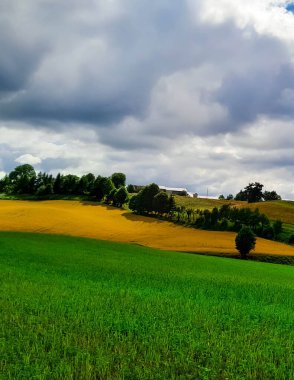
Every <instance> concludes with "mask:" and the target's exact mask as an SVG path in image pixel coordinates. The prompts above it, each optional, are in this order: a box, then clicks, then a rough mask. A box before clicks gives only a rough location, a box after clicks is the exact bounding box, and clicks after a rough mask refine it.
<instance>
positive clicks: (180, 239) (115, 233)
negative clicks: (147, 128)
mask: <svg viewBox="0 0 294 380" xmlns="http://www.w3.org/2000/svg"><path fill="white" fill-rule="evenodd" d="M0 231H23V232H38V233H50V234H63V235H72V236H81V237H90V238H95V239H103V240H110V241H118V242H130V243H134V244H140V245H144V246H149V247H153V248H159V249H166V250H173V251H186V252H202V253H218V254H236V253H237V252H236V250H235V243H234V239H235V234H234V233H231V232H215V231H203V230H196V229H192V228H185V227H181V226H178V225H175V224H172V223H169V222H164V221H160V220H158V219H153V218H148V217H142V216H137V215H134V214H132V213H130V212H128V211H125V210H121V209H117V208H113V207H108V206H105V205H98V204H95V203H90V202H78V201H42V202H41V201H39V202H33V201H31V202H29V201H5V200H2V201H0ZM255 254H265V255H269V254H273V255H285V256H293V255H294V247H291V246H289V245H285V244H281V243H277V242H273V241H269V240H264V239H257V245H256V249H255Z"/></svg>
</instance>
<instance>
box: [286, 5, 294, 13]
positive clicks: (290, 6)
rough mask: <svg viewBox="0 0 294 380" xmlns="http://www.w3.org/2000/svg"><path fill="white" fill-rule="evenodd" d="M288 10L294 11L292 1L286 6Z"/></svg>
mask: <svg viewBox="0 0 294 380" xmlns="http://www.w3.org/2000/svg"><path fill="white" fill-rule="evenodd" d="M286 9H287V11H288V12H292V13H294V3H290V4H288V5H287V6H286Z"/></svg>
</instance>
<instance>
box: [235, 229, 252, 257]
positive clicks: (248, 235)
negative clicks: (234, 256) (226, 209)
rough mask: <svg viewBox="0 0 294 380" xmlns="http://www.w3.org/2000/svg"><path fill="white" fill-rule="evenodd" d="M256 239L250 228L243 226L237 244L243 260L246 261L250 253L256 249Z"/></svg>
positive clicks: (236, 240) (237, 237)
mask: <svg viewBox="0 0 294 380" xmlns="http://www.w3.org/2000/svg"><path fill="white" fill-rule="evenodd" d="M255 242H256V237H255V235H254V233H253V232H252V230H251V228H250V227H247V226H243V227H242V228H241V230H240V231H239V232H238V234H237V236H236V239H235V243H236V248H237V250H238V251H239V252H240V255H241V257H242V259H246V258H247V255H248V253H249V252H250V251H251V250H252V249H254V248H255Z"/></svg>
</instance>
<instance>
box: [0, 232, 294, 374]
mask: <svg viewBox="0 0 294 380" xmlns="http://www.w3.org/2000/svg"><path fill="white" fill-rule="evenodd" d="M0 281H1V292H0V321H1V324H0V378H1V379H3V380H4V379H5V380H7V379H98V378H99V379H118V378H119V379H122V378H124V379H279V380H282V379H287V380H289V379H293V378H294V356H293V348H294V347H293V342H294V326H293V321H294V297H293V293H294V268H293V267H288V266H281V265H274V264H271V265H269V264H264V263H255V262H247V261H239V260H232V259H222V258H215V257H207V256H198V255H191V254H178V253H175V252H165V251H158V250H154V249H150V248H145V247H139V246H133V245H129V244H118V243H110V242H101V241H96V240H90V239H82V238H70V237H64V236H53V235H41V234H24V233H9V232H2V233H0Z"/></svg>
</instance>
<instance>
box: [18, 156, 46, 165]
mask: <svg viewBox="0 0 294 380" xmlns="http://www.w3.org/2000/svg"><path fill="white" fill-rule="evenodd" d="M15 162H18V163H19V164H30V165H37V164H40V163H41V162H42V160H41V159H40V158H39V157H36V156H33V155H32V154H29V153H27V154H22V155H21V156H19V157H17V158H16V159H15Z"/></svg>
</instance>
